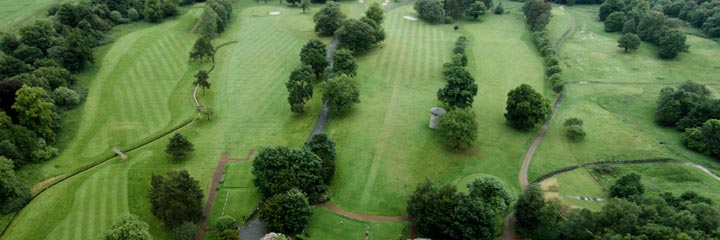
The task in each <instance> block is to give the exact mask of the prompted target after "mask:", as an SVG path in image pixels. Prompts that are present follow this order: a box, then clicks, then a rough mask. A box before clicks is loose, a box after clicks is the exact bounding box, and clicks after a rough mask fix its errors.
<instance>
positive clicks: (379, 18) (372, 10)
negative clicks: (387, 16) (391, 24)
mask: <svg viewBox="0 0 720 240" xmlns="http://www.w3.org/2000/svg"><path fill="white" fill-rule="evenodd" d="M383 14H384V11H383V10H382V8H381V7H380V4H379V3H377V2H374V3H372V4H370V7H369V8H368V9H367V11H365V16H366V17H368V18H369V19H372V20H373V21H375V22H376V23H377V24H382V23H383V19H384V16H383Z"/></svg>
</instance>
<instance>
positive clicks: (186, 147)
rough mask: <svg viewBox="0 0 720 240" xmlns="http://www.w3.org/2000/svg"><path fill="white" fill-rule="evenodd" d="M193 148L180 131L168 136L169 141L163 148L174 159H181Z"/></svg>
mask: <svg viewBox="0 0 720 240" xmlns="http://www.w3.org/2000/svg"><path fill="white" fill-rule="evenodd" d="M194 150H195V146H194V145H193V144H192V143H191V142H190V141H189V140H187V138H185V136H183V135H182V134H180V133H176V134H175V135H173V137H172V138H170V142H169V143H168V145H167V148H165V152H166V153H167V154H170V156H172V157H173V158H175V159H183V158H185V157H186V156H187V153H188V152H192V151H194Z"/></svg>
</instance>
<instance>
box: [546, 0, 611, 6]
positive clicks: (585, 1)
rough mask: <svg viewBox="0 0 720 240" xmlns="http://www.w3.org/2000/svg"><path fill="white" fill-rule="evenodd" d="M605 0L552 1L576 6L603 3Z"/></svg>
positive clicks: (552, 0)
mask: <svg viewBox="0 0 720 240" xmlns="http://www.w3.org/2000/svg"><path fill="white" fill-rule="evenodd" d="M604 1H605V0H551V1H550V2H552V3H557V4H567V5H568V6H574V5H575V4H601V3H603V2H604Z"/></svg>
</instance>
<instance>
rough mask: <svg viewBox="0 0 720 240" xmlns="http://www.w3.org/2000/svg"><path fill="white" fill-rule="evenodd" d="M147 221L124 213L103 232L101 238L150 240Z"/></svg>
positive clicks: (109, 239)
mask: <svg viewBox="0 0 720 240" xmlns="http://www.w3.org/2000/svg"><path fill="white" fill-rule="evenodd" d="M149 228H150V227H149V226H148V224H147V223H145V222H143V221H141V220H140V219H138V217H137V216H135V215H132V214H129V213H125V214H122V215H120V219H119V220H118V221H117V222H115V224H113V225H112V227H110V230H108V231H107V232H105V233H104V234H103V235H102V236H101V237H100V239H102V240H130V239H132V240H152V236H151V235H150V231H149Z"/></svg>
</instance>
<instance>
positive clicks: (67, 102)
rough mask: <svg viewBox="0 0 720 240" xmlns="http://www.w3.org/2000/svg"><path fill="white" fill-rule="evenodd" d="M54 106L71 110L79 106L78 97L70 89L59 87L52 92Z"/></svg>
mask: <svg viewBox="0 0 720 240" xmlns="http://www.w3.org/2000/svg"><path fill="white" fill-rule="evenodd" d="M52 99H53V102H55V105H56V106H58V107H60V108H65V109H67V108H72V107H75V106H77V105H78V104H80V95H79V94H78V93H76V92H75V91H73V90H72V89H69V88H66V87H59V88H57V89H55V91H53V92H52Z"/></svg>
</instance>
